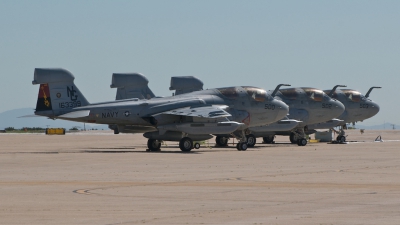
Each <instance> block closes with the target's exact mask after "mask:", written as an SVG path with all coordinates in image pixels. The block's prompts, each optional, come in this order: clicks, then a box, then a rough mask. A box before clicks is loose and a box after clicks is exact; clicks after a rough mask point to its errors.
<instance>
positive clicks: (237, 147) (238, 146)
mask: <svg viewBox="0 0 400 225" xmlns="http://www.w3.org/2000/svg"><path fill="white" fill-rule="evenodd" d="M241 147H242V146H240V143H237V144H236V149H237V150H238V151H242V148H241Z"/></svg>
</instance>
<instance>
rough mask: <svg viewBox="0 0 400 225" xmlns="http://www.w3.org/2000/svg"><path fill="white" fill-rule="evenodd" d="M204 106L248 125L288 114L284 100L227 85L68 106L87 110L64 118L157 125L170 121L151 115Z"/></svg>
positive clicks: (277, 118)
mask: <svg viewBox="0 0 400 225" xmlns="http://www.w3.org/2000/svg"><path fill="white" fill-rule="evenodd" d="M207 105H225V106H228V108H227V109H226V111H227V112H228V113H230V114H231V115H232V116H230V117H228V119H229V120H233V121H237V122H241V123H244V124H246V126H249V127H251V126H259V125H265V124H269V123H272V122H275V121H278V120H279V119H281V118H283V117H284V116H285V115H286V114H287V113H288V106H287V105H286V104H285V103H283V102H282V101H279V100H277V99H274V98H272V97H271V96H270V95H268V94H266V92H265V91H264V90H263V89H259V88H254V87H228V88H218V89H210V90H202V91H195V92H192V93H188V94H181V95H177V96H170V97H163V98H152V99H148V100H147V99H143V100H139V99H126V100H121V101H114V102H102V103H96V104H90V105H87V106H83V107H76V108H73V109H72V111H85V110H89V111H90V114H89V115H88V116H86V117H81V118H68V120H72V121H79V122H89V123H99V124H117V125H118V124H124V125H138V126H155V125H157V126H158V125H163V124H168V123H170V122H171V121H170V120H168V119H166V120H163V119H161V120H160V119H159V120H157V121H154V115H157V114H159V113H163V112H165V111H169V110H174V109H178V108H185V107H192V108H195V107H201V106H207ZM57 116H59V115H56V117H57ZM63 119H65V118H63ZM186 119H187V118H186ZM188 122H193V121H188ZM210 122H213V121H210Z"/></svg>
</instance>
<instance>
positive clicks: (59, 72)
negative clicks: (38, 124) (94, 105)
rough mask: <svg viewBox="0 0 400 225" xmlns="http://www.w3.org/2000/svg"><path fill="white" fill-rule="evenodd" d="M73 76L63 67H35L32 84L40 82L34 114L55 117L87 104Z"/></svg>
mask: <svg viewBox="0 0 400 225" xmlns="http://www.w3.org/2000/svg"><path fill="white" fill-rule="evenodd" d="M74 79H75V77H74V76H73V75H72V74H71V73H70V72H69V71H67V70H65V69H41V68H36V69H35V73H34V80H33V81H32V84H40V87H39V94H38V99H37V103H36V111H35V114H36V115H41V116H48V117H55V116H58V115H61V114H65V113H68V112H70V111H72V109H73V108H75V107H79V106H85V105H88V104H89V102H88V101H87V100H86V98H85V97H84V96H83V95H82V93H81V92H80V91H79V89H78V88H77V87H76V86H75V84H74Z"/></svg>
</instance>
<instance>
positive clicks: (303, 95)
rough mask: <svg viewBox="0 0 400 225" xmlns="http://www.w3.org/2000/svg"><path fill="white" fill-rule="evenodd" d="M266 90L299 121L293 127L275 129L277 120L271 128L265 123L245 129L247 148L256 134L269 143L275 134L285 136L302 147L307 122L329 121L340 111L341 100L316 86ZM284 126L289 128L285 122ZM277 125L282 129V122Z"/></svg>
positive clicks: (307, 131) (307, 129)
mask: <svg viewBox="0 0 400 225" xmlns="http://www.w3.org/2000/svg"><path fill="white" fill-rule="evenodd" d="M277 88H279V87H277ZM268 93H270V94H271V95H272V96H275V98H276V99H279V100H281V101H283V102H285V103H286V104H287V105H289V115H288V118H289V119H292V120H295V121H299V122H298V124H297V126H295V127H292V128H290V129H287V130H285V129H281V130H279V129H276V127H279V125H280V124H279V122H277V123H274V124H272V126H271V127H269V125H267V126H259V127H252V128H250V129H249V130H250V131H251V134H250V135H248V136H247V138H248V142H249V143H248V146H249V147H251V146H254V144H255V140H256V137H263V140H264V142H265V143H272V142H273V140H274V136H275V135H289V136H290V141H291V142H292V143H297V144H298V145H299V146H305V145H306V144H307V139H306V134H309V128H308V126H309V125H311V124H315V123H319V122H326V121H328V120H332V119H334V118H336V117H338V116H339V115H341V114H342V113H343V111H344V106H343V104H342V103H341V102H339V101H338V100H336V99H332V98H330V97H329V96H328V95H327V94H325V93H324V92H323V91H322V90H319V89H316V88H309V87H300V88H286V89H279V90H278V89H275V90H274V91H269V92H268ZM282 122H284V121H281V123H282ZM286 126H287V127H289V124H287V125H286ZM281 127H282V128H284V126H283V124H282V125H281Z"/></svg>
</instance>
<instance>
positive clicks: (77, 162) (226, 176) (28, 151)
mask: <svg viewBox="0 0 400 225" xmlns="http://www.w3.org/2000/svg"><path fill="white" fill-rule="evenodd" d="M347 135H349V136H348V137H347V139H348V140H349V141H357V142H349V143H348V144H327V143H309V144H308V145H307V146H304V147H299V146H297V145H291V144H289V141H288V137H277V140H276V141H277V143H276V144H257V145H256V147H255V148H251V149H248V150H247V151H237V150H236V147H235V146H233V145H231V146H229V147H228V148H209V147H206V146H202V148H200V149H198V150H196V149H193V150H192V152H190V153H183V152H181V151H180V150H179V147H178V144H177V143H174V142H167V143H166V144H167V146H162V151H160V152H146V148H147V147H146V141H147V139H145V138H143V137H142V135H141V134H134V135H133V134H119V135H114V134H112V133H111V132H109V131H107V132H95V131H90V132H79V133H74V134H66V135H62V136H55V135H53V136H50V135H48V136H46V135H44V134H0V224H110V225H111V224H318V225H321V224H323V225H331V224H400V170H399V167H400V157H399V156H400V142H399V141H398V140H400V131H395V130H387V131H373V130H366V131H365V133H364V134H360V132H359V130H351V131H347ZM378 135H381V136H382V139H383V140H384V142H374V140H375V138H376V137H377V136H378ZM257 141H258V142H261V139H260V138H259V139H257ZM210 143H211V145H213V144H214V140H213V139H211V140H210Z"/></svg>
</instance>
